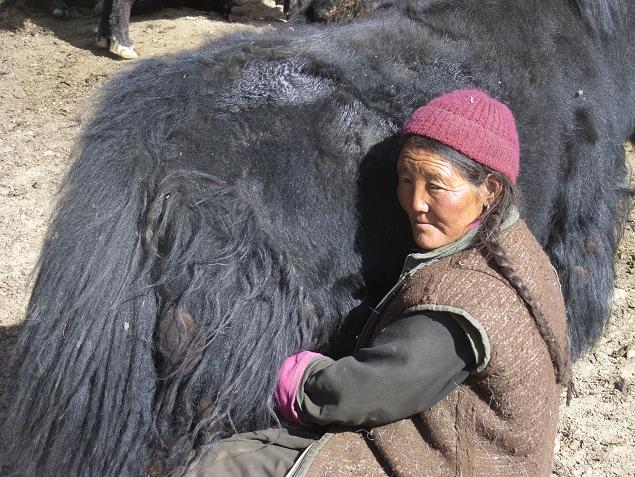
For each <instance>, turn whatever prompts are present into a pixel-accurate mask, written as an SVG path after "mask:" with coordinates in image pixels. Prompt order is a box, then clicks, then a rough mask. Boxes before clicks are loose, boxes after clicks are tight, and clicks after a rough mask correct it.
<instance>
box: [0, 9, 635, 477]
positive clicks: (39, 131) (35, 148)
mask: <svg viewBox="0 0 635 477" xmlns="http://www.w3.org/2000/svg"><path fill="white" fill-rule="evenodd" d="M267 1H269V0H267ZM21 2H22V0H18V2H17V3H16V4H14V5H12V6H5V7H2V6H1V4H2V0H0V45H1V46H0V410H2V408H4V407H5V406H6V398H4V395H5V391H6V389H7V388H8V387H10V386H11V383H10V382H8V379H7V363H8V359H9V354H10V350H11V348H12V346H13V344H14V343H15V336H16V334H17V331H18V330H19V326H20V322H21V320H22V319H23V315H24V309H25V306H26V302H27V299H28V295H29V277H30V272H31V270H32V269H33V267H34V264H35V262H36V259H37V255H38V250H39V248H40V244H41V241H42V237H43V235H44V232H45V228H46V224H47V220H48V217H49V215H50V212H51V208H52V205H53V203H54V200H55V192H56V190H57V188H58V186H59V183H60V180H61V177H62V176H63V174H64V171H65V169H66V168H67V167H68V165H69V164H68V152H69V149H70V147H71V144H72V141H73V138H74V137H75V136H76V135H77V132H78V130H79V128H80V119H79V117H80V115H81V112H82V107H83V105H84V104H85V102H86V99H87V98H88V97H89V96H90V94H91V92H93V91H95V90H96V89H97V88H98V87H99V85H100V84H101V83H102V82H103V81H104V80H105V79H106V78H108V76H110V75H111V74H112V73H114V72H116V71H118V70H119V69H120V68H122V67H126V65H129V64H130V63H126V62H124V61H119V60H116V59H114V58H112V57H110V56H108V55H107V54H105V53H103V52H102V51H100V50H97V49H95V48H94V40H95V37H96V25H97V18H96V17H95V16H94V15H93V14H92V12H90V11H73V12H72V15H71V17H70V18H68V19H64V20H55V19H51V18H48V17H47V16H46V15H44V14H41V13H39V12H36V11H34V10H32V9H29V8H27V7H25V6H24V5H23V4H22V3H21ZM282 18H283V17H282V14H281V13H280V10H279V8H276V7H275V6H274V5H273V3H270V4H267V5H264V4H258V5H256V6H253V5H252V8H250V9H249V10H248V15H247V16H245V17H243V18H239V19H234V20H235V22H234V23H228V22H226V21H224V20H223V19H222V18H221V17H220V16H218V15H214V14H212V15H207V14H205V13H203V12H198V11H195V10H189V9H178V10H175V9H168V10H164V11H162V12H160V13H157V14H153V15H149V16H142V17H136V18H135V19H134V21H133V23H132V25H131V28H130V33H131V38H132V39H133V41H134V42H135V45H136V48H137V50H138V52H139V53H140V55H141V56H142V57H144V58H147V57H151V56H155V55H163V54H167V53H172V52H175V51H177V50H180V49H183V48H191V47H195V46H196V45H198V44H199V43H201V42H202V41H205V40H207V39H209V38H215V37H219V36H221V35H222V34H223V33H226V32H229V31H235V30H236V29H241V28H252V29H253V28H257V29H266V28H291V26H290V25H289V24H286V23H284V22H283V21H282ZM626 150H627V155H628V158H629V161H630V162H631V164H632V165H635V152H634V151H633V148H632V146H630V145H627V147H626ZM634 291H635V214H632V215H631V218H630V222H629V223H628V226H627V228H626V230H625V233H624V239H623V240H622V243H621V246H620V250H619V253H618V256H617V281H616V288H615V294H614V300H613V305H614V306H613V312H612V316H611V320H610V322H609V324H608V326H607V328H606V332H605V335H604V337H603V338H602V339H601V341H600V343H599V344H598V345H597V347H596V348H595V349H594V350H593V351H592V352H591V353H589V354H588V355H587V356H586V357H585V358H584V359H582V360H580V361H579V362H578V363H577V364H576V365H575V378H576V381H577V387H578V397H577V398H576V399H574V400H573V402H572V404H571V406H570V407H568V408H567V407H565V406H564V405H563V407H562V409H561V419H560V432H559V435H558V438H557V441H556V461H555V466H554V475H557V476H584V477H591V476H594V477H598V476H635V384H633V382H634V381H635V293H634ZM0 439H1V438H0Z"/></svg>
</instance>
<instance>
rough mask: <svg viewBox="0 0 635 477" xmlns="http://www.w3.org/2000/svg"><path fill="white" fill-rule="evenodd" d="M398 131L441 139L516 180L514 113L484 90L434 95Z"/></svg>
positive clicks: (517, 166) (516, 149)
mask: <svg viewBox="0 0 635 477" xmlns="http://www.w3.org/2000/svg"><path fill="white" fill-rule="evenodd" d="M401 134H402V135H403V136H412V135H416V136H425V137H429V138H431V139H434V140H436V141H439V142H442V143H443V144H446V145H448V146H450V147H451V148H453V149H456V150H457V151H459V152H462V153H463V154H465V155H466V156H468V157H469V158H471V159H473V160H475V161H476V162H480V163H481V164H483V165H485V166H487V167H489V168H491V169H494V170H495V171H498V172H501V173H502V174H505V175H506V176H507V177H509V179H511V181H512V182H513V183H516V178H517V177H518V168H519V162H520V148H519V146H518V133H517V132H516V122H515V121H514V116H513V115H512V112H511V111H510V109H509V108H508V107H507V106H505V105H504V104H503V103H501V102H500V101H497V100H495V99H493V98H492V97H490V96H489V95H488V94H487V93H486V92H485V91H481V90H478V89H457V90H455V91H452V92H450V93H446V94H443V95H441V96H439V97H437V98H434V99H433V100H431V101H430V102H429V103H428V104H426V105H425V106H422V107H421V108H419V109H417V110H416V111H415V112H414V113H412V115H411V116H410V117H409V118H408V120H407V121H406V123H405V124H404V126H403V128H402V129H401Z"/></svg>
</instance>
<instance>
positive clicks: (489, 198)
mask: <svg viewBox="0 0 635 477" xmlns="http://www.w3.org/2000/svg"><path fill="white" fill-rule="evenodd" d="M501 190H503V184H501V183H500V181H499V180H498V179H497V178H496V176H494V175H493V174H490V175H488V176H487V179H485V182H483V183H482V184H481V187H480V191H479V192H480V196H481V199H482V201H483V207H484V208H489V206H490V205H492V204H493V203H494V202H496V199H498V196H499V195H500V193H501Z"/></svg>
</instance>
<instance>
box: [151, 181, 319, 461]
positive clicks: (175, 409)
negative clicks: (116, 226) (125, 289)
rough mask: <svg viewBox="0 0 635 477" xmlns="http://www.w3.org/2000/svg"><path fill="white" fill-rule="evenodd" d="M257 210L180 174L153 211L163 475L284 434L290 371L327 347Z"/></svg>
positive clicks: (158, 446) (229, 192) (224, 189)
mask: <svg viewBox="0 0 635 477" xmlns="http://www.w3.org/2000/svg"><path fill="white" fill-rule="evenodd" d="M254 203H256V202H255V201H252V200H250V199H249V198H248V196H246V195H245V194H244V193H243V192H241V190H240V189H239V187H238V186H230V185H227V184H225V183H223V182H221V181H219V180H217V179H215V178H213V177H211V176H207V175H203V174H199V173H195V172H191V171H182V172H179V171H176V172H174V173H171V174H170V175H169V176H168V177H166V178H165V179H164V180H163V181H162V182H161V184H160V187H159V189H158V190H157V192H156V195H155V199H154V202H153V203H152V204H151V206H150V211H149V213H148V217H147V223H146V232H145V240H146V242H147V247H148V250H149V253H150V254H151V255H154V256H156V257H157V260H156V265H155V268H154V286H155V287H156V290H157V297H158V302H159V308H160V309H159V316H160V319H159V325H158V327H157V332H156V333H155V342H156V344H157V346H156V353H155V360H156V364H157V369H158V372H159V381H158V382H159V386H158V390H157V399H156V403H155V407H156V409H155V416H156V418H155V424H156V431H157V435H156V441H155V443H154V449H155V451H156V455H155V456H154V459H153V461H154V462H155V463H157V465H158V466H160V467H158V468H157V469H155V470H158V471H159V472H162V471H165V470H166V469H170V468H173V467H175V465H179V464H182V463H183V459H184V458H185V457H186V455H187V453H188V452H189V451H190V450H191V448H192V447H194V446H195V445H197V444H201V443H206V442H210V441H213V440H214V439H217V438H219V437H223V436H227V435H229V434H231V433H234V432H237V431H245V430H253V429H259V428H264V427H267V426H271V425H273V424H275V422H276V418H275V414H274V411H273V403H272V395H273V389H274V386H275V382H276V377H277V369H278V367H279V365H280V363H281V362H282V361H283V360H284V358H285V357H286V356H288V355H290V354H293V353H294V352H297V351H298V350H300V349H303V348H307V347H310V346H312V345H315V343H314V342H313V340H314V338H316V335H317V330H318V323H317V320H316V316H315V312H314V310H313V308H312V305H311V302H310V299H309V297H308V295H307V294H306V293H305V292H304V287H303V284H302V282H301V278H300V277H301V274H299V273H298V270H296V269H294V263H293V262H292V260H291V259H290V257H289V256H288V255H287V254H286V252H285V250H284V249H282V248H281V247H280V246H279V245H277V244H276V241H275V240H272V237H271V236H270V235H269V234H268V233H267V232H266V231H265V230H264V229H263V228H262V226H261V224H260V221H259V216H258V209H257V208H255V207H254V206H253V205H251V204H254ZM161 467H163V468H162V469H161Z"/></svg>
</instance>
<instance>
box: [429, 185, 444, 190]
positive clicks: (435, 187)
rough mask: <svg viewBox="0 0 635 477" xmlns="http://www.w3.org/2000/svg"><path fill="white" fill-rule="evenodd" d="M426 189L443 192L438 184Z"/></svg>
mask: <svg viewBox="0 0 635 477" xmlns="http://www.w3.org/2000/svg"><path fill="white" fill-rule="evenodd" d="M428 188H429V189H430V190H443V187H441V186H440V185H439V184H428Z"/></svg>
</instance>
